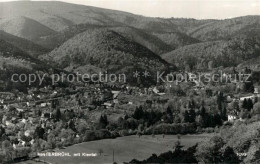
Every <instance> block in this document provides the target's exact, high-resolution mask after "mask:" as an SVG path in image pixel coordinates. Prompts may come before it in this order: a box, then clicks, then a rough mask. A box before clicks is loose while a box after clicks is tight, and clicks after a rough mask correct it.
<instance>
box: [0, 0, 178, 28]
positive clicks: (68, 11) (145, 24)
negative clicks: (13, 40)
mask: <svg viewBox="0 0 260 164" xmlns="http://www.w3.org/2000/svg"><path fill="white" fill-rule="evenodd" d="M0 8H1V9H3V11H2V12H1V13H0V18H9V17H21V16H24V17H27V18H30V19H32V20H35V21H37V22H41V24H43V25H45V26H46V27H48V28H50V29H52V30H54V31H62V30H64V29H66V28H68V27H70V26H71V25H76V24H95V25H105V26H111V25H113V26H122V25H128V26H132V27H136V28H140V29H145V30H149V31H167V32H173V31H178V30H177V29H178V28H179V27H178V26H177V25H175V24H174V23H172V22H171V21H169V20H168V19H161V18H150V17H143V16H139V15H134V14H131V13H127V12H122V11H115V10H108V9H101V8H97V7H90V6H83V5H75V4H69V3H63V2H32V1H31V2H28V1H27V2H26V1H19V2H4V3H0ZM179 29H180V28H179Z"/></svg>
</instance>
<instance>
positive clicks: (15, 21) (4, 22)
mask: <svg viewBox="0 0 260 164" xmlns="http://www.w3.org/2000/svg"><path fill="white" fill-rule="evenodd" d="M0 30H3V31H5V32H7V33H10V34H12V35H15V36H18V37H21V38H24V39H28V40H32V41H34V40H37V39H39V38H40V37H42V36H47V35H52V34H54V33H55V32H54V31H53V30H51V29H50V28H48V27H46V26H44V25H42V24H40V23H39V22H37V21H34V20H32V19H30V18H27V17H15V18H10V19H1V20H0Z"/></svg>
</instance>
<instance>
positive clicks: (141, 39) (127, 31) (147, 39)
mask: <svg viewBox="0 0 260 164" xmlns="http://www.w3.org/2000/svg"><path fill="white" fill-rule="evenodd" d="M99 28H104V29H110V30H112V31H115V32H117V33H119V34H120V35H122V36H124V37H126V38H128V39H130V40H132V41H134V42H137V43H139V44H141V45H143V46H144V47H146V48H148V49H150V50H151V51H153V52H154V53H156V54H163V53H166V52H169V51H171V50H173V49H174V47H172V46H169V45H168V44H166V43H164V42H163V41H161V40H160V39H159V38H157V37H156V36H153V35H151V34H149V33H147V32H145V31H143V30H141V29H136V28H133V27H127V26H123V27H122V26H121V27H111V26H100V25H91V24H79V25H74V26H71V27H69V28H67V29H66V30H63V31H61V32H59V33H57V34H55V35H51V36H47V37H42V38H41V39H40V40H39V41H37V43H38V44H40V45H42V46H44V47H48V48H55V47H57V46H60V45H61V44H62V43H64V42H65V41H67V40H68V39H70V38H72V37H73V36H75V35H77V34H79V33H82V32H84V31H86V30H91V29H99Z"/></svg>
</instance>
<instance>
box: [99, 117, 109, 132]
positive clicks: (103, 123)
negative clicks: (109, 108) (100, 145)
mask: <svg viewBox="0 0 260 164" xmlns="http://www.w3.org/2000/svg"><path fill="white" fill-rule="evenodd" d="M107 125H108V120H107V116H106V115H101V116H100V119H99V125H98V126H99V128H100V129H104V128H106V126H107Z"/></svg>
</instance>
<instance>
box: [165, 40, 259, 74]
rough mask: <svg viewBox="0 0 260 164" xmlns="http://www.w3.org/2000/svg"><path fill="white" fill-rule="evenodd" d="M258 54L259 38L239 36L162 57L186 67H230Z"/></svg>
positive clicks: (195, 46)
mask: <svg viewBox="0 0 260 164" xmlns="http://www.w3.org/2000/svg"><path fill="white" fill-rule="evenodd" d="M259 56H260V38H259V37H257V36H256V37H246V36H239V37H236V38H234V39H232V40H229V41H212V42H203V43H198V44H193V45H188V46H184V47H181V48H179V49H177V50H174V51H172V52H169V53H167V54H164V55H163V56H162V58H163V59H165V60H166V61H169V62H170V63H173V64H176V65H177V66H179V68H186V69H192V70H194V69H212V68H214V67H220V66H223V67H232V66H237V65H238V64H240V63H242V62H244V61H246V60H250V59H255V58H257V57H259Z"/></svg>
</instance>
